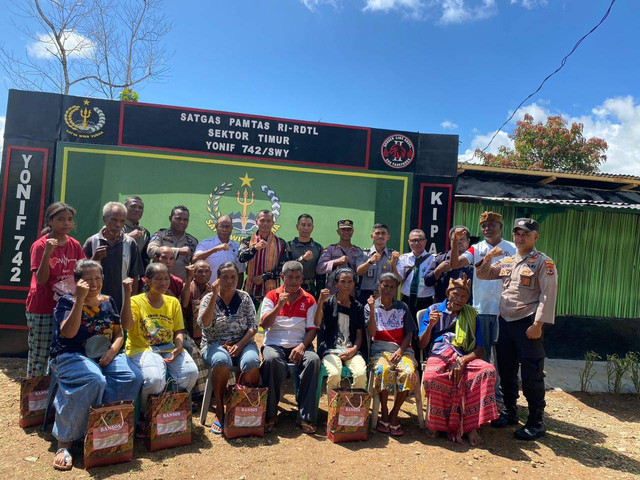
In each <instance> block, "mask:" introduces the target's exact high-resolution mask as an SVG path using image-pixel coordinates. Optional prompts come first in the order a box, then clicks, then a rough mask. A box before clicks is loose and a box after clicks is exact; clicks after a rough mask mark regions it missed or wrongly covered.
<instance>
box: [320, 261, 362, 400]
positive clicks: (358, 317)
mask: <svg viewBox="0 0 640 480" xmlns="http://www.w3.org/2000/svg"><path fill="white" fill-rule="evenodd" d="M334 278H335V284H336V286H337V287H338V293H337V294H335V295H330V293H329V289H327V288H325V289H323V290H322V291H321V292H320V298H319V299H318V305H319V307H318V309H317V310H316V314H315V318H314V323H315V325H316V327H320V331H319V332H318V356H319V357H320V358H321V359H322V364H323V365H324V368H325V369H326V370H327V373H328V374H329V375H328V377H327V396H328V395H329V392H330V391H331V390H333V389H334V388H338V387H339V386H340V378H341V373H342V365H343V364H344V365H346V366H347V367H348V368H349V370H351V375H352V376H353V383H352V387H353V388H365V386H366V385H367V364H366V362H365V360H364V358H363V357H362V355H361V354H360V348H361V346H362V342H363V340H364V318H363V311H362V304H360V302H358V301H357V300H356V299H355V297H354V296H353V289H354V287H355V281H356V274H355V272H354V271H353V270H351V269H350V268H341V269H339V270H338V271H337V272H336V273H335V277H334Z"/></svg>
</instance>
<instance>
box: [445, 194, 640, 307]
mask: <svg viewBox="0 0 640 480" xmlns="http://www.w3.org/2000/svg"><path fill="white" fill-rule="evenodd" d="M485 210H491V211H494V212H498V213H500V214H501V215H502V216H503V219H504V225H505V228H504V237H505V238H506V239H508V240H512V239H511V233H510V232H511V228H512V226H513V221H514V219H515V218H517V217H519V216H523V215H525V214H529V215H530V216H531V217H532V218H533V219H536V220H537V219H542V223H541V225H540V240H538V243H537V244H536V247H537V248H538V250H540V251H541V252H544V253H546V254H547V255H549V256H550V257H551V258H553V259H554V260H555V262H556V264H557V266H558V272H559V275H558V281H559V290H558V303H557V307H556V313H557V314H558V315H570V316H585V317H611V318H640V215H636V214H633V213H618V212H611V211H604V210H574V209H571V210H569V209H567V210H566V211H563V212H559V211H555V212H554V211H553V210H548V209H544V208H536V207H529V206H527V207H514V206H505V205H499V204H495V203H493V204H491V203H489V202H487V203H481V204H478V203H466V202H462V201H459V200H458V201H456V204H455V215H454V224H455V225H465V226H467V228H469V230H470V232H471V235H476V236H480V237H481V236H482V234H481V232H480V225H479V224H478V218H479V216H480V214H481V213H482V212H484V211H485ZM516 210H517V211H516Z"/></svg>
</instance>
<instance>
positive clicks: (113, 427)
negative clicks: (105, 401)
mask: <svg viewBox="0 0 640 480" xmlns="http://www.w3.org/2000/svg"><path fill="white" fill-rule="evenodd" d="M105 415H106V414H104V413H103V414H102V415H100V420H102V423H104V426H105V427H107V428H108V429H110V430H120V429H121V428H122V427H124V415H123V414H122V410H120V419H121V420H122V421H121V422H120V425H118V428H115V425H109V424H108V423H107V422H106V420H105V419H104V416H105Z"/></svg>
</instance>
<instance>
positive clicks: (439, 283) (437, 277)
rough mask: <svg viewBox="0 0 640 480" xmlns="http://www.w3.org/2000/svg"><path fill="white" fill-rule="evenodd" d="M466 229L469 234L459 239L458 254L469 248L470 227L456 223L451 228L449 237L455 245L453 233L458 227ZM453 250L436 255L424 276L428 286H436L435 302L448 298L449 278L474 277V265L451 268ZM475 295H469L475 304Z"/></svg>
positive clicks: (470, 300) (470, 278) (470, 279)
mask: <svg viewBox="0 0 640 480" xmlns="http://www.w3.org/2000/svg"><path fill="white" fill-rule="evenodd" d="M458 228H461V229H464V231H465V232H467V234H466V235H465V236H464V237H462V238H459V239H458V256H460V255H462V254H464V252H466V251H467V249H468V248H469V243H470V240H471V235H470V234H469V229H468V228H467V227H465V226H464V225H456V226H455V227H453V228H451V230H449V238H450V239H451V244H452V245H453V234H454V233H455V231H456V230H457V229H458ZM451 251H452V250H449V251H447V252H445V253H439V254H438V255H436V256H435V261H434V262H433V263H432V264H431V266H430V267H429V270H428V271H427V274H426V275H425V277H424V284H425V285H426V286H427V287H433V288H434V298H433V300H434V303H441V302H443V301H444V300H445V299H446V298H447V288H449V280H451V279H454V280H457V279H458V278H462V275H463V274H464V275H466V277H467V279H468V280H469V281H472V279H473V267H471V266H469V265H467V266H466V267H462V268H456V269H452V268H451ZM472 301H473V295H470V296H469V304H470V305H473V303H472Z"/></svg>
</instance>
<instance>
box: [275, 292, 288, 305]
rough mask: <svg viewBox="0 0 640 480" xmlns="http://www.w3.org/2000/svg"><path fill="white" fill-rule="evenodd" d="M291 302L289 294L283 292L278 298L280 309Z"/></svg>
mask: <svg viewBox="0 0 640 480" xmlns="http://www.w3.org/2000/svg"><path fill="white" fill-rule="evenodd" d="M288 301H289V294H288V293H287V292H282V293H281V294H280V296H279V297H278V304H277V307H278V308H280V307H282V306H283V305H284V304H285V303H287V302H288Z"/></svg>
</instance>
